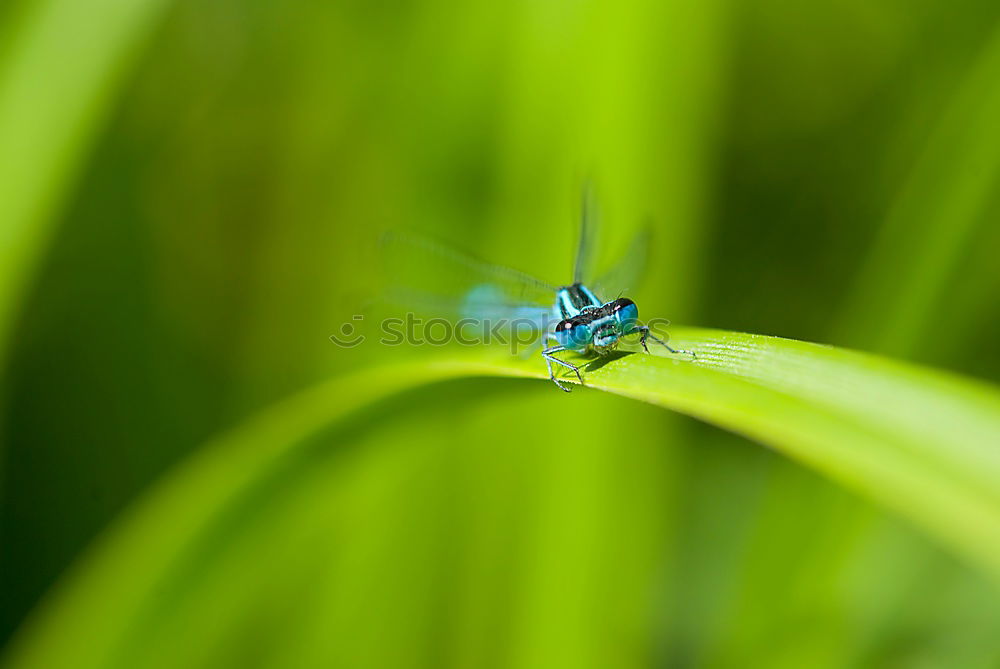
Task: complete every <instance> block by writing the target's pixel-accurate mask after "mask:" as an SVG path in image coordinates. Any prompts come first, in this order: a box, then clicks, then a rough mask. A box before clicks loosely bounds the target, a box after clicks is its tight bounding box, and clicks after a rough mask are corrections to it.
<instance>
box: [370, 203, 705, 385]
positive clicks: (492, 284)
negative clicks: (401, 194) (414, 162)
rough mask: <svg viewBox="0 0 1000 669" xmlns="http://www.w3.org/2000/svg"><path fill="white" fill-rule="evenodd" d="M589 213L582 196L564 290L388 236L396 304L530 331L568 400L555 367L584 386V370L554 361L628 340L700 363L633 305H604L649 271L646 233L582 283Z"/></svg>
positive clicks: (590, 231)
mask: <svg viewBox="0 0 1000 669" xmlns="http://www.w3.org/2000/svg"><path fill="white" fill-rule="evenodd" d="M592 211H593V205H592V198H591V196H590V194H589V192H585V193H584V198H583V211H582V215H581V225H580V243H579V246H578V247H577V254H576V261H575V264H574V271H573V282H572V283H570V284H568V285H563V286H555V285H552V284H549V283H546V282H544V281H541V280H539V279H536V278H534V277H532V276H530V275H528V274H525V273H524V272H520V271H518V270H514V269H510V268H507V267H500V266H495V265H489V264H487V263H484V262H481V261H479V260H476V259H474V258H472V257H470V256H467V255H465V254H463V253H460V252H458V251H455V250H453V249H451V248H448V247H447V246H443V245H440V244H438V243H436V242H432V241H430V240H427V239H424V238H419V237H412V236H409V235H402V234H399V233H391V234H389V235H387V236H386V237H385V242H387V244H386V246H387V247H388V248H390V249H392V248H394V249H396V250H397V251H399V250H400V249H402V251H403V253H402V254H401V255H397V256H396V257H395V258H394V259H393V260H391V261H390V264H389V267H390V269H391V270H393V271H394V273H396V274H397V275H400V277H399V280H397V281H396V283H397V284H399V285H398V286H397V287H396V290H395V292H394V298H395V300H396V301H399V302H401V303H404V304H410V305H416V304H419V305H422V307H423V309H424V310H425V311H430V312H435V313H441V314H444V313H451V314H455V313H456V312H457V313H458V314H459V315H460V316H461V317H462V318H466V319H468V318H475V319H483V320H485V319H490V320H492V321H494V322H496V321H504V322H506V323H508V324H510V326H511V327H512V328H522V329H523V328H528V329H529V330H531V331H532V332H534V333H536V334H537V335H539V337H538V340H539V342H538V343H540V344H542V347H541V355H542V358H543V359H544V360H545V364H546V366H547V369H548V372H549V378H550V379H551V380H552V381H553V383H555V384H556V385H557V386H558V387H559V388H560V389H562V390H564V391H566V392H570V388H569V386H567V385H565V384H564V383H563V382H562V381H560V379H559V378H558V377H557V375H556V373H555V370H556V369H557V368H558V367H562V368H564V369H566V370H569V372H571V373H573V374H576V377H577V379H578V380H579V381H580V382H581V383H583V376H582V375H581V374H580V369H581V365H576V364H573V363H572V362H569V361H568V360H564V359H562V358H561V357H558V356H557V354H561V353H573V354H577V355H580V356H590V357H600V356H607V355H609V354H610V353H611V352H613V351H615V350H616V349H617V348H618V345H619V344H620V343H621V341H622V340H623V339H624V338H625V337H631V336H637V337H638V338H639V343H640V344H641V345H642V348H643V350H644V351H646V352H647V353H648V352H649V347H648V342H649V341H650V340H651V341H653V342H656V343H658V344H660V345H661V346H663V347H664V348H665V349H667V350H668V351H670V352H671V353H674V354H677V353H686V354H689V355H691V356H695V354H694V353H693V352H691V351H685V350H682V349H674V348H671V347H670V346H669V345H668V344H667V342H666V341H664V340H663V339H660V338H659V337H657V336H656V335H654V334H653V333H652V332H651V331H650V328H649V327H648V326H646V325H644V324H642V323H641V322H640V321H639V309H638V307H637V306H636V304H635V302H634V301H633V300H631V299H629V298H627V297H617V298H615V299H612V300H610V301H605V300H602V299H601V298H600V297H598V295H599V293H600V292H602V291H603V290H605V289H608V288H612V287H619V288H623V289H624V288H631V287H634V282H635V281H636V280H637V279H638V278H639V277H641V275H642V272H643V269H644V264H645V263H644V262H642V260H641V258H642V257H643V256H644V255H645V252H646V249H647V246H648V234H647V233H646V232H645V231H643V232H641V233H640V234H639V235H637V236H636V238H635V240H634V241H633V242H632V244H631V246H630V248H629V251H628V252H627V253H626V256H625V258H624V259H623V260H622V261H621V262H619V263H618V264H617V265H616V266H615V268H614V269H613V270H612V271H611V272H609V273H607V274H605V275H604V276H602V277H600V278H598V279H596V280H595V281H594V283H589V282H585V281H584V278H585V277H586V276H587V275H588V273H589V270H590V264H591V258H592V251H593V248H594V235H595V225H594V216H593V214H592ZM407 263H408V264H407ZM417 276H420V277H423V279H424V282H426V280H427V279H428V277H430V278H432V279H437V283H438V286H437V287H435V288H432V289H430V290H428V289H427V287H426V286H422V287H420V288H417V287H416V286H411V285H410V284H412V283H414V281H412V280H411V279H413V277H417ZM456 276H460V277H461V279H456V278H455V277H456ZM456 289H458V291H460V295H461V297H459V299H458V301H457V302H458V303H457V305H456V301H455V300H454V299H452V298H450V297H449V296H448V295H449V293H450V294H455V291H456ZM605 294H608V293H605ZM456 306H457V309H456V308H455V307H456ZM553 324H554V325H553ZM542 335H544V337H542ZM553 365H555V366H556V367H553Z"/></svg>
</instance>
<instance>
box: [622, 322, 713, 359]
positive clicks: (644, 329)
mask: <svg viewBox="0 0 1000 669" xmlns="http://www.w3.org/2000/svg"><path fill="white" fill-rule="evenodd" d="M636 332H639V333H641V334H642V338H641V339H639V343H640V344H642V348H643V350H645V351H646V353H649V347H648V346H646V340H647V339H652V340H653V341H655V342H656V343H658V344H660V345H661V346H663V348H665V349H667V350H668V351H670V352H671V353H674V354H677V353H687V354H688V355H690V356H691V357H692V358H697V357H698V354H697V353H695V352H694V351H686V350H684V349H682V348H671V347H670V346H668V345H667V342H665V341H663V340H662V339H660V338H659V337H657V336H656V335H654V334H653V333H652V332H650V331H649V328H648V327H647V326H645V325H636V326H635V329H634V330H632V332H630V333H629V334H634V333H636Z"/></svg>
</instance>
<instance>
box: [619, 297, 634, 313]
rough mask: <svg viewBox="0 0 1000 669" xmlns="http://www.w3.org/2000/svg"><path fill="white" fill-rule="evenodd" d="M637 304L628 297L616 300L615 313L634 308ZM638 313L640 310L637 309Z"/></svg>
mask: <svg viewBox="0 0 1000 669" xmlns="http://www.w3.org/2000/svg"><path fill="white" fill-rule="evenodd" d="M634 306H635V302H633V301H632V300H630V299H628V298H627V297H619V298H618V299H617V300H615V311H621V310H622V309H627V308H628V307H634ZM636 311H638V309H636Z"/></svg>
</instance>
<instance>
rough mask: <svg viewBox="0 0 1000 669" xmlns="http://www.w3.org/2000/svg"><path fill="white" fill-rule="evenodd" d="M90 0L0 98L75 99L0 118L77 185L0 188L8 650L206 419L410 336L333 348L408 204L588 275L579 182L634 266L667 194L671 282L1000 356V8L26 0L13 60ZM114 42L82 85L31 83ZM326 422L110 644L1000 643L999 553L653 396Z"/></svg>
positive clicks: (889, 339)
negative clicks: (949, 544) (984, 562)
mask: <svg viewBox="0 0 1000 669" xmlns="http://www.w3.org/2000/svg"><path fill="white" fill-rule="evenodd" d="M126 5H130V6H131V8H130V9H126V8H125V6H126ZM129 12H133V13H135V14H136V15H137V16H138V15H139V14H142V16H141V17H140V18H137V19H135V20H134V21H132V20H131V19H130V21H132V22H131V23H130V22H128V21H124V20H123V21H121V22H119V23H120V24H121V25H119V26H118V27H116V21H115V20H114V18H113V17H114V16H116V13H117V15H120V14H127V13H129ZM60 13H65V15H66V16H69V17H76V18H75V19H73V20H66V21H63V23H62V24H60V20H61V19H60V20H55V19H53V22H54V23H55V24H57V25H61V26H62V27H61V28H58V29H54V32H53V33H52V35H51V37H52V39H51V45H52V46H53V47H54V48H53V49H48V50H45V51H44V57H40V58H38V59H37V61H38V62H39V63H40V65H38V68H39V69H38V73H39V74H38V76H37V77H36V76H34V75H32V73H31V71H28V70H26V72H28V74H27V75H25V81H28V82H30V84H31V85H28V86H27V88H26V89H25V90H28V91H36V92H37V93H38V98H37V99H25V98H24V96H19V97H17V98H16V100H15V102H19V103H21V104H23V105H25V106H26V108H29V109H32V110H34V111H32V113H31V114H26V115H24V116H23V119H22V120H23V125H22V126H17V125H16V124H15V123H14V122H13V121H11V119H12V118H13V119H14V121H17V120H18V118H22V117H16V116H12V115H9V116H7V117H4V116H3V114H2V113H0V122H2V121H4V120H6V121H7V122H8V123H9V124H12V125H11V126H10V127H15V128H18V127H25V128H27V127H29V126H30V125H31V122H32V120H33V119H35V118H39V119H41V120H40V121H39V124H38V125H39V127H41V128H42V129H43V131H44V132H43V134H42V136H44V137H53V138H56V139H55V140H53V142H55V141H56V140H58V138H59V137H60V136H61V135H60V133H63V132H67V131H66V128H67V127H69V128H71V129H73V132H74V133H76V134H74V135H72V137H70V138H69V139H67V140H66V142H65V143H66V146H69V147H70V148H68V149H65V150H63V149H58V150H57V149H52V151H50V152H49V153H46V149H45V146H40V147H36V145H35V144H31V145H30V146H22V147H14V146H13V145H12V144H8V145H7V146H6V147H5V146H3V145H2V144H0V163H3V167H2V169H0V174H4V175H8V176H10V177H11V178H13V179H15V180H14V181H10V180H7V183H8V185H9V184H10V183H15V184H16V183H19V182H17V181H16V178H20V177H21V176H23V175H27V176H24V178H25V179H28V177H30V176H31V175H32V174H37V175H39V176H38V179H39V183H45V184H48V185H46V186H45V187H39V190H38V194H37V196H32V195H31V194H30V193H29V194H28V195H24V193H26V192H28V191H27V190H26V189H23V188H21V187H20V186H19V187H17V188H14V187H7V188H6V189H5V190H0V213H3V214H4V218H2V219H0V226H10V227H11V229H13V226H15V225H17V224H19V221H27V223H25V225H29V224H30V225H31V226H35V227H36V228H37V229H39V230H42V232H40V233H39V236H38V240H37V242H36V243H35V244H34V245H31V244H28V245H18V246H15V245H14V244H13V243H12V242H10V241H9V239H10V237H9V236H6V237H0V240H7V241H5V242H4V243H9V244H10V245H8V247H7V248H6V249H4V252H3V254H2V255H0V258H3V261H4V263H8V268H7V269H5V270H4V271H5V272H7V271H8V270H10V272H11V274H12V275H16V276H15V279H16V280H13V281H12V285H14V286H15V288H14V289H11V290H12V291H13V292H14V293H16V294H17V295H19V297H17V299H12V300H11V301H10V302H11V306H10V308H9V309H8V311H9V313H0V319H3V320H9V323H7V324H6V325H0V335H2V333H3V332H4V331H6V332H8V333H9V334H8V335H7V337H6V340H4V338H3V337H2V336H0V345H3V346H4V347H5V352H4V353H3V354H0V359H2V360H3V361H4V365H5V366H4V369H3V371H2V372H0V380H2V382H3V395H2V402H3V404H2V412H3V418H2V423H0V425H2V440H0V443H2V449H3V450H2V462H3V465H2V469H0V472H2V483H0V500H2V503H0V592H2V600H0V639H3V640H4V643H6V641H8V640H11V639H17V638H18V630H19V629H23V628H22V624H23V623H24V621H25V619H26V617H27V616H28V615H29V613H30V612H31V611H32V610H33V609H34V608H35V607H36V605H38V603H39V601H40V600H41V599H42V598H43V596H44V595H45V593H46V592H48V591H50V589H52V588H53V587H54V586H55V587H58V584H59V583H61V582H64V580H65V578H67V577H66V574H67V570H71V569H72V568H71V566H72V565H74V564H75V563H76V562H77V560H78V559H79V558H80V556H81V555H82V554H84V552H85V549H86V548H87V547H88V545H90V544H91V543H92V542H93V541H94V540H95V538H97V537H99V536H101V534H102V532H103V531H105V530H106V529H107V528H109V527H114V526H115V523H116V519H120V518H123V517H128V514H129V513H130V509H131V507H132V505H134V504H135V503H136V502H137V500H141V499H143V497H144V495H146V494H147V493H149V491H150V490H151V489H153V487H154V486H155V485H156V484H157V481H159V480H162V477H164V476H165V475H167V473H168V472H170V471H173V470H174V469H175V467H176V466H178V465H179V464H180V463H184V462H186V461H188V459H189V458H191V457H193V456H195V455H196V454H197V453H198V452H199V451H200V450H201V449H203V448H204V445H205V444H206V442H207V441H208V440H209V439H211V438H212V437H214V436H215V435H217V434H219V433H220V432H222V431H224V430H226V429H229V428H231V427H233V426H235V425H238V424H240V423H242V422H243V421H245V420H247V419H248V418H250V417H252V416H254V415H256V414H257V413H258V412H260V411H262V410H263V409H264V408H265V407H268V406H269V405H271V404H273V403H274V402H277V401H280V400H281V399H282V398H285V397H287V396H289V395H291V394H292V393H294V392H296V391H298V390H301V389H303V388H306V387H308V386H310V385H311V384H313V383H315V382H318V381H321V380H324V379H327V378H329V377H331V376H334V375H337V374H340V373H343V372H347V371H349V370H356V369H362V368H365V367H368V366H371V365H373V364H376V363H380V362H385V361H387V360H389V359H392V358H400V357H407V356H412V355H421V354H422V352H421V351H400V350H395V351H387V350H384V349H383V348H381V347H379V346H376V345H365V346H361V347H358V348H356V349H341V348H338V347H336V346H333V345H332V344H331V343H330V341H329V340H328V336H329V335H330V334H332V333H334V332H337V331H338V330H339V328H340V327H341V324H342V323H344V322H348V321H350V320H351V316H352V315H353V314H355V313H359V311H358V310H359V309H363V308H364V307H365V305H366V304H369V303H370V300H371V298H372V297H373V295H374V294H375V292H376V291H375V287H376V286H378V285H379V283H380V279H379V277H378V276H376V275H375V273H376V272H377V270H376V269H374V267H375V265H374V264H373V263H372V262H371V260H372V257H371V254H370V253H369V252H368V251H367V249H370V248H371V247H372V246H373V245H374V240H375V239H376V238H377V237H378V235H379V234H380V233H381V231H383V230H386V229H406V230H414V231H419V232H421V233H425V234H430V235H433V236H436V237H440V238H443V239H446V240H449V241H450V242H452V243H454V245H455V246H457V247H460V248H464V249H466V250H469V251H472V252H474V253H475V254H476V255H478V256H479V257H482V258H484V259H487V260H490V261H492V262H496V263H501V264H506V265H510V266H513V267H517V268H519V269H522V270H525V271H527V272H530V273H532V274H535V275H538V276H540V277H541V278H543V279H546V280H548V281H551V282H561V281H565V280H567V278H568V277H569V276H570V272H571V263H572V253H573V249H574V244H575V235H576V221H577V217H578V200H579V193H580V190H581V186H582V184H583V182H584V180H586V179H588V178H590V179H593V181H594V182H595V184H596V185H597V190H598V192H599V194H600V199H601V208H602V216H603V220H604V230H603V232H604V233H605V235H606V241H607V244H606V246H605V247H604V249H603V250H602V257H603V261H604V262H607V261H610V260H612V259H613V258H614V256H615V255H616V254H617V253H619V252H621V251H622V250H623V249H624V248H625V246H626V244H627V243H628V241H629V240H630V239H631V237H632V234H633V233H634V232H635V230H636V229H637V228H638V226H640V225H641V224H642V223H643V222H644V221H647V220H650V221H652V222H653V224H654V228H655V239H654V242H653V246H652V249H651V256H652V258H653V265H652V267H650V269H649V271H648V273H647V276H646V281H645V283H644V284H643V285H642V286H641V288H639V289H638V290H637V291H635V292H636V299H637V301H638V302H639V304H640V305H641V307H642V310H643V315H645V316H648V317H649V316H654V315H656V316H661V317H665V318H670V319H671V320H673V321H674V322H679V323H690V324H698V325H705V326H710V327H718V328H724V329H732V330H740V331H747V332H759V333H765V334H774V335H780V336H784V337H792V338H800V339H807V340H812V341H820V342H826V343H832V344H837V345H844V346H853V347H857V348H861V349H864V350H872V351H878V352H882V353H886V354H889V355H893V356H896V357H900V358H905V359H910V360H916V361H920V362H926V363H930V364H934V365H936V366H939V367H944V368H948V369H952V370H956V371H959V372H962V373H965V374H969V375H972V376H976V377H980V378H983V379H986V380H991V381H994V382H995V381H998V380H1000V348H998V347H997V346H996V343H997V341H998V340H1000V300H997V299H996V295H997V294H998V289H1000V272H998V271H997V263H996V255H997V251H998V250H1000V226H998V225H997V224H996V220H997V215H998V213H1000V178H998V174H1000V169H998V166H1000V124H998V123H997V119H1000V5H998V4H997V3H996V2H988V1H985V0H950V1H948V2H945V1H944V0H823V1H822V2H814V3H800V2H792V1H791V0H744V1H741V2H736V1H734V0H706V1H705V2H681V1H679V0H658V1H653V0H626V1H618V2H610V1H608V2H557V1H550V0H530V1H524V2H511V3H495V2H484V1H481V0H472V1H470V2H464V3H456V2H443V1H440V0H421V1H418V2H405V1H397V2H386V3H367V2H353V1H341V2H332V3H323V2H306V1H300V0H286V1H284V2H277V1H275V0H244V1H242V2H238V1H235V0H212V1H210V2H195V1H193V0H179V1H177V2H172V3H157V2H136V3H120V2H114V1H108V0H102V2H99V3H94V4H93V5H90V6H88V5H86V4H85V3H80V2H74V1H70V0H42V1H40V2H35V1H33V0H14V1H13V2H7V3H5V4H4V5H3V6H2V7H0V80H2V77H4V76H6V77H7V78H8V80H10V79H12V78H14V75H12V74H11V72H16V71H17V67H19V66H20V65H19V64H20V63H22V62H33V61H31V59H30V58H28V57H26V56H24V54H25V53H26V52H29V51H30V49H27V48H22V46H23V44H24V42H23V41H21V40H26V39H28V38H25V37H24V36H25V35H29V36H30V35H31V34H33V33H32V31H33V30H34V29H35V27H36V25H47V24H46V21H48V20H49V19H48V18H46V17H51V16H56V17H59V16H62V14H60ZM143 13H144V14H143ZM39 17H41V18H39ZM36 19H37V21H36ZM126 24H127V25H126ZM109 26H110V27H109ZM60 30H61V31H63V32H60ZM115 30H118V31H119V32H117V33H115V32H113V31H115ZM118 43H121V44H122V45H123V46H121V48H120V49H118V50H114V48H113V47H114V45H115V44H118ZM109 44H110V45H111V46H107V45H109ZM103 48H107V49H109V55H107V59H106V61H101V64H100V67H98V68H97V69H98V70H100V71H101V72H110V73H112V74H113V76H112V74H109V75H107V78H106V79H102V80H101V81H102V82H103V83H101V84H100V85H99V86H98V85H95V86H94V87H93V90H92V91H91V92H89V93H87V92H85V93H79V91H76V92H75V89H74V86H73V82H77V81H84V80H83V78H82V77H76V76H68V75H67V79H66V80H65V81H62V80H55V79H51V80H49V79H45V73H46V72H47V71H48V70H47V69H46V68H52V69H54V70H58V69H59V68H60V67H64V65H63V63H69V64H70V65H67V66H65V67H69V66H71V65H73V64H74V63H76V62H87V58H88V56H87V54H88V53H90V54H93V53H96V51H97V50H100V49H103ZM96 58H97V57H96V56H95V59H96ZM95 62H96V60H95ZM101 68H103V69H101ZM102 76H104V75H102ZM82 85H83V84H81V86H82ZM9 90H15V91H16V90H18V89H16V87H14V88H11V89H9ZM8 92H9V91H8ZM77 93H79V95H77ZM74 95H76V96H77V97H74ZM88 95H90V96H91V97H90V98H87V96H88ZM83 98H87V99H88V100H90V102H88V103H86V104H83V103H82V102H81V103H79V104H76V103H75V102H74V100H78V99H83ZM11 99H13V98H11ZM11 99H6V102H7V104H8V105H10V104H11ZM4 100H5V98H4V97H3V95H0V103H2V102H3V101H4ZM36 112H37V114H36ZM60 114H62V115H63V116H62V117H61V116H60ZM25 119H26V120H25ZM43 123H48V124H49V125H48V126H45V125H43ZM74 124H79V125H74ZM11 132H13V131H11ZM40 132H41V131H40ZM3 136H4V135H3V132H2V131H0V137H3ZM12 136H13V134H10V135H8V137H12ZM18 136H19V137H20V136H22V135H18ZM24 136H26V135H24ZM42 144H43V145H44V142H42ZM53 145H55V144H53ZM59 146H62V144H59ZM50 154H51V155H50ZM47 156H48V157H47ZM52 156H55V157H52ZM49 180H51V183H50V182H49ZM29 196H30V197H31V198H32V199H30V201H29ZM18 197H23V198H24V201H25V202H27V204H23V205H22V204H18V199H17V198H18ZM3 198H7V200H6V202H4V201H3ZM11 202H13V203H14V204H11ZM19 206H21V207H22V209H23V211H28V209H30V208H31V207H34V208H35V209H32V210H31V211H29V213H27V214H25V213H23V211H22V209H18V207H19ZM36 209H37V211H36ZM19 211H20V212H21V214H19V213H18V212H19ZM12 212H13V213H12ZM18 216H20V218H18ZM5 232H6V231H5ZM15 266H16V267H15ZM22 266H23V270H22V269H17V268H21V267H22ZM11 268H14V269H11ZM428 271H429V272H432V271H433V268H428ZM17 277H21V278H20V279H18V278H17ZM4 290H7V288H5V289H4ZM3 304H5V303H3V302H2V301H0V306H3ZM539 364H541V363H539ZM581 416H585V417H586V419H585V420H584V421H581V419H580V417H581ZM313 441H315V444H311V445H310V447H309V448H308V449H306V451H305V452H306V455H303V456H302V457H300V458H297V459H296V460H295V461H294V462H289V463H284V464H283V466H282V467H281V469H280V471H275V472H274V474H273V476H272V477H271V478H269V480H268V481H267V482H266V484H261V485H260V486H258V487H257V488H255V491H254V495H253V496H252V497H251V498H249V499H245V500H242V501H241V502H240V503H239V504H238V505H237V504H234V505H233V508H232V509H231V510H230V512H229V513H228V515H227V516H226V518H225V519H224V522H222V521H220V524H219V526H218V527H216V528H215V530H213V532H214V534H211V535H210V536H205V537H201V539H200V542H201V543H199V544H198V545H197V546H192V547H191V548H190V550H187V551H186V552H185V553H184V555H185V558H184V560H185V561H184V563H183V564H182V565H181V566H180V567H178V568H177V569H176V570H175V571H174V572H171V574H172V575H171V576H170V578H164V579H163V580H162V581H161V582H158V583H157V584H156V590H155V592H156V596H155V598H151V599H150V600H149V601H143V602H140V603H138V604H137V605H136V613H135V615H134V616H132V617H130V618H129V619H127V620H123V621H122V624H121V628H122V630H124V633H123V635H122V637H121V638H119V639H118V640H117V641H116V642H115V645H114V651H113V652H112V653H111V654H110V655H109V656H108V657H107V661H106V663H105V664H106V666H122V667H130V666H163V667H179V666H205V667H223V666H239V667H246V666H277V667H289V666H340V667H574V668H576V667H748V666H749V667H789V668H791V667H796V668H798V667H847V666H852V667H853V666H860V667H996V666H1000V635H998V634H997V633H996V632H997V629H1000V601H998V597H997V590H996V586H995V584H993V583H991V582H989V581H987V580H986V579H985V578H984V577H983V576H981V575H980V574H978V573H977V572H975V571H973V570H972V569H971V568H969V567H967V566H966V565H965V564H963V563H961V562H959V561H958V560H957V559H955V558H953V557H951V556H950V555H949V554H947V553H946V552H944V551H943V550H942V549H940V548H938V547H937V546H935V545H934V544H932V543H931V542H930V541H929V540H928V539H926V538H924V537H923V536H922V535H920V534H919V533H917V532H916V531H915V530H913V529H912V528H910V526H908V525H907V524H905V523H903V522H901V521H899V520H896V519H894V518H893V517H891V516H889V515H887V514H885V513H884V512H882V511H880V510H879V509H878V508H875V507H873V506H872V505H871V504H869V503H868V502H866V501H865V500H863V499H860V498H858V497H857V496H855V495H854V494H853V493H850V492H847V491H844V490H842V489H840V488H838V487H836V486H835V485H834V484H832V483H829V482H827V481H826V480H824V479H822V478H821V477H819V476H818V475H816V474H815V473H812V472H810V471H808V470H806V469H804V468H802V467H801V466H799V465H797V464H794V463H790V462H788V461H787V460H785V459H784V458H782V457H781V456H779V455H777V454H775V453H773V452H770V451H768V450H766V449H763V448H761V447H760V446H758V445H756V444H753V443H751V442H749V441H746V440H744V439H742V438H740V437H738V436H735V435H732V434H729V433H724V432H722V431H720V430H717V429H715V428H711V427H707V426H705V425H701V424H698V423H695V422H694V421H692V420H689V419H685V418H680V417H677V416H674V415H668V414H667V413H665V412H663V411H662V410H659V409H656V408H654V407H650V406H645V405H639V404H637V403H633V402H628V401H626V400H623V399H620V398H616V397H612V396H610V395H604V394H601V393H597V392H592V391H579V392H575V393H573V394H572V395H571V396H564V395H563V393H560V392H558V391H557V390H555V389H554V388H553V387H552V386H551V384H549V383H541V382H536V381H514V380H465V381H457V382H451V383H445V384H440V385H435V386H431V387H427V388H423V389H420V390H419V391H413V392H409V393H407V394H405V395H404V396H402V397H400V398H398V399H395V400H389V401H386V402H382V403H379V404H378V405H377V406H375V407H371V408H369V409H366V410H365V411H364V412H362V414H361V415H359V416H355V417H353V418H351V419H350V420H349V421H348V422H347V423H344V424H338V425H337V426H335V427H333V428H331V430H329V432H328V433H324V434H323V435H321V436H319V437H316V438H314V439H313ZM220 485H221V484H220ZM164 522H165V523H166V524H169V518H166V519H164ZM69 573H73V572H72V571H70V572H69ZM84 610H85V609H84Z"/></svg>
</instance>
